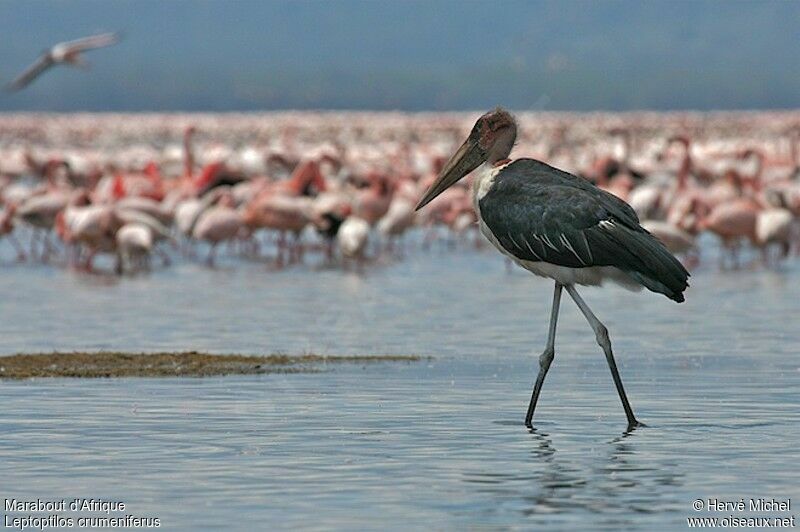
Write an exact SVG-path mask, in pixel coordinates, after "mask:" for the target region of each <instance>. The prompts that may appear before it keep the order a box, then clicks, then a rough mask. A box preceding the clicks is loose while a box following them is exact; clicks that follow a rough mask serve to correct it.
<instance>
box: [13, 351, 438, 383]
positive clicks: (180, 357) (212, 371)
mask: <svg viewBox="0 0 800 532" xmlns="http://www.w3.org/2000/svg"><path fill="white" fill-rule="evenodd" d="M419 360H422V357H419V356H416V355H347V356H344V355H342V356H327V355H313V354H304V355H296V356H291V355H283V354H274V355H241V354H229V355H225V354H210V353H200V352H197V351H186V352H162V353H126V352H119V351H102V352H78V351H76V352H70V353H58V352H56V353H28V354H25V353H23V354H16V355H11V356H0V379H15V380H18V379H29V378H34V377H76V378H102V377H210V376H215V375H253V374H262V373H315V372H319V371H322V370H324V369H326V366H328V365H329V364H371V363H377V362H416V361H419Z"/></svg>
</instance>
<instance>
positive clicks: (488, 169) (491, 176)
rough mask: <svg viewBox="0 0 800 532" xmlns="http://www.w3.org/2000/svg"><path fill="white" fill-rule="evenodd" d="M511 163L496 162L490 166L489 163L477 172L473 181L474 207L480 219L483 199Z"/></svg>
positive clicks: (506, 161)
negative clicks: (501, 172) (498, 175)
mask: <svg viewBox="0 0 800 532" xmlns="http://www.w3.org/2000/svg"><path fill="white" fill-rule="evenodd" d="M511 162H512V161H511V160H510V159H505V160H500V161H496V162H495V163H494V164H490V163H489V162H488V161H487V162H485V163H483V164H482V165H480V166H479V167H478V169H477V170H475V174H474V179H473V181H472V205H473V207H474V208H475V212H476V213H477V214H478V216H479V217H480V212H481V211H480V205H479V203H480V201H481V199H483V197H484V196H485V195H486V194H487V193H488V192H489V189H491V188H492V185H493V184H494V180H495V178H496V177H497V174H499V173H500V171H501V170H503V168H505V167H506V166H508V165H509V164H511Z"/></svg>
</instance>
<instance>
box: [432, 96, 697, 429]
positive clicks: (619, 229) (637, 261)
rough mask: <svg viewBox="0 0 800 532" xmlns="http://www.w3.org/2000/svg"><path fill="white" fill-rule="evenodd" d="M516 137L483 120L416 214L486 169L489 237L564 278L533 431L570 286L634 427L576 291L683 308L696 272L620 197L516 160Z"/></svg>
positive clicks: (521, 260)
mask: <svg viewBox="0 0 800 532" xmlns="http://www.w3.org/2000/svg"><path fill="white" fill-rule="evenodd" d="M516 137H517V124H516V122H515V120H514V117H513V116H511V114H510V113H508V112H507V111H505V110H504V109H501V108H497V109H495V110H494V111H490V112H488V113H486V114H485V115H483V116H481V117H480V118H479V119H478V121H477V122H476V123H475V126H474V127H473V128H472V132H471V133H470V135H469V137H468V138H467V140H466V141H465V142H464V144H463V145H462V146H461V147H460V148H459V149H458V151H457V152H456V153H455V155H453V156H452V157H451V158H450V160H449V161H448V162H447V164H446V165H445V166H444V168H443V169H442V172H441V173H440V174H439V176H438V177H437V179H436V181H434V183H433V184H432V185H431V187H430V188H429V189H428V191H427V192H426V193H425V195H424V196H423V197H422V199H421V200H420V202H419V204H418V205H417V209H420V208H422V207H423V206H425V205H427V204H428V203H429V202H430V201H431V200H433V199H434V198H435V197H436V196H438V195H439V194H441V193H442V192H443V191H444V190H445V189H447V188H448V187H450V186H451V185H453V184H454V183H456V182H457V181H458V180H460V179H461V178H463V177H464V176H466V175H467V174H469V173H470V172H472V171H473V170H475V169H476V168H478V167H480V168H479V170H478V172H477V174H476V175H475V180H474V183H473V190H472V197H473V203H474V206H475V211H476V213H477V215H478V220H479V224H480V229H481V232H482V233H483V234H484V235H485V236H486V238H488V239H489V241H490V242H491V243H492V244H494V246H495V247H496V248H497V249H498V250H500V252H501V253H503V254H504V255H506V256H508V257H510V258H511V259H512V260H513V261H514V262H516V263H517V264H519V265H520V266H522V267H523V268H525V269H527V270H529V271H530V272H532V273H534V274H536V275H539V276H542V277H549V278H551V279H553V280H555V293H554V295H553V307H552V310H551V314H550V329H549V333H548V336H547V346H546V347H545V350H544V352H543V353H542V355H541V356H540V357H539V374H538V376H537V378H536V383H535V384H534V387H533V394H532V395H531V402H530V405H529V407H528V412H527V415H526V416H525V424H526V425H527V426H528V427H531V420H532V419H533V411H534V409H535V408H536V402H537V400H538V399H539V393H540V391H541V388H542V383H543V382H544V379H545V376H546V375H547V370H548V369H549V368H550V364H551V362H552V361H553V358H554V355H555V350H554V347H555V335H556V322H557V320H558V309H559V304H560V301H561V292H562V289H563V288H565V289H566V290H567V293H568V294H569V295H570V297H572V299H573V300H574V301H575V303H576V304H577V306H578V308H579V309H580V311H581V313H582V314H583V315H584V316H585V317H586V320H587V321H588V322H589V325H591V327H592V330H593V331H594V333H595V336H596V338H597V342H598V343H599V344H600V346H601V347H602V348H603V352H604V353H605V356H606V360H607V361H608V365H609V367H610V368H611V374H612V376H613V378H614V384H615V385H616V387H617V392H619V397H620V399H621V400H622V406H623V408H624V409H625V415H626V416H627V417H628V429H629V430H630V429H633V428H635V427H637V426H639V425H641V423H639V422H638V421H637V420H636V417H635V416H634V415H633V409H632V408H631V405H630V403H629V402H628V398H627V396H626V395H625V389H624V388H623V386H622V380H621V379H620V376H619V371H618V370H617V365H616V362H615V361H614V355H613V353H612V351H611V341H610V340H609V337H608V330H607V329H606V327H605V326H604V325H603V324H602V323H601V322H600V320H598V319H597V317H596V316H595V315H594V313H593V312H592V311H591V310H590V309H589V306H588V305H587V304H586V302H585V301H584V300H583V298H581V296H580V295H578V292H577V290H576V289H575V285H577V284H580V285H591V286H597V285H600V284H602V283H603V281H604V280H607V279H608V280H613V281H616V282H618V283H620V284H622V285H623V286H625V287H626V288H630V289H639V288H641V287H642V286H644V287H645V288H647V289H649V290H651V291H653V292H658V293H660V294H664V295H665V296H667V297H668V298H670V299H672V300H674V301H677V302H678V303H680V302H682V301H683V291H684V290H686V287H687V286H688V284H687V279H688V277H689V273H688V272H687V271H686V269H685V268H684V267H683V265H682V264H681V263H680V262H678V260H677V259H676V258H675V257H673V256H672V255H671V254H670V253H669V252H668V251H667V250H666V248H665V247H664V246H663V244H661V242H659V241H658V240H657V239H656V238H655V237H653V236H652V235H651V234H650V233H648V232H647V231H646V230H645V229H643V228H642V227H641V226H640V225H639V219H638V217H637V216H636V213H635V212H634V211H633V209H632V208H631V207H630V206H629V205H628V204H627V203H625V202H624V201H622V200H621V199H619V198H617V197H616V196H614V195H612V194H609V193H608V192H605V191H603V190H601V189H599V188H597V187H596V186H594V185H592V184H591V183H589V182H588V181H586V180H585V179H582V178H580V177H577V176H574V175H572V174H569V173H567V172H563V171H561V170H558V169H557V168H553V167H552V166H549V165H547V164H545V163H543V162H540V161H537V160H534V159H517V160H513V161H512V160H510V159H508V156H509V154H510V153H511V149H512V148H513V146H514V141H515V140H516Z"/></svg>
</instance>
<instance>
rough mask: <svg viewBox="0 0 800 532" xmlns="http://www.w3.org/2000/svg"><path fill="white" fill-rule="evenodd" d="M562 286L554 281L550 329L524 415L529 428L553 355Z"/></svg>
mask: <svg viewBox="0 0 800 532" xmlns="http://www.w3.org/2000/svg"><path fill="white" fill-rule="evenodd" d="M562 288H563V285H562V284H561V283H559V282H558V281H556V288H555V291H554V292H553V308H552V310H551V311H550V330H549V331H548V333H547V346H546V347H545V348H544V352H543V353H542V354H541V356H539V375H537V377H536V384H534V385H533V394H532V395H531V403H530V404H529V405H528V413H527V414H526V415H525V426H527V427H528V428H531V420H532V419H533V411H534V410H535V409H536V402H537V401H538V400H539V393H540V392H541V391H542V384H543V383H544V378H545V376H546V375H547V370H548V369H550V364H551V363H552V362H553V358H554V357H555V345H556V322H557V321H558V307H559V306H560V304H561V289H562Z"/></svg>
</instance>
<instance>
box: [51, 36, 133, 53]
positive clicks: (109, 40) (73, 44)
mask: <svg viewBox="0 0 800 532" xmlns="http://www.w3.org/2000/svg"><path fill="white" fill-rule="evenodd" d="M119 40H120V34H119V33H100V34H98V35H91V36H89V37H83V38H81V39H75V40H74V41H66V42H63V43H59V44H57V45H56V46H63V47H65V48H67V49H68V50H69V51H70V52H83V51H86V50H93V49H95V48H103V47H106V46H111V45H112V44H117V43H118V42H119Z"/></svg>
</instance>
